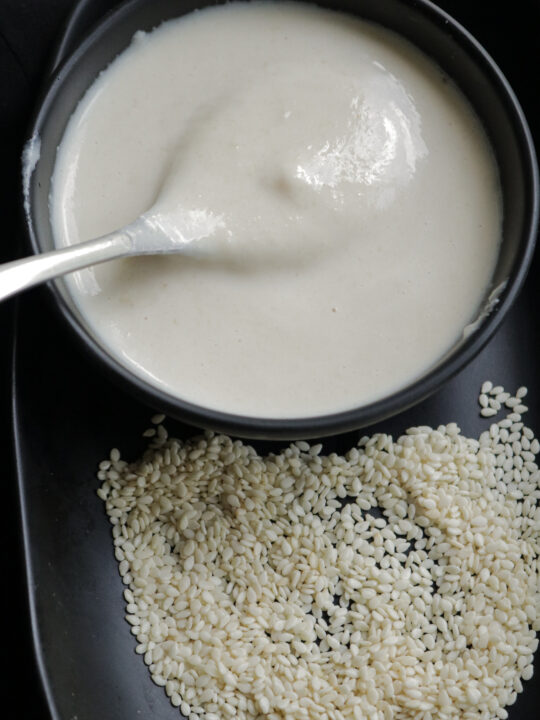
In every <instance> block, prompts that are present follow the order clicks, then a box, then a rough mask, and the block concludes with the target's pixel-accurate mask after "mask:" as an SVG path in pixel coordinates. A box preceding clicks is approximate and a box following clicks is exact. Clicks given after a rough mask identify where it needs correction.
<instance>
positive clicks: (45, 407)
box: [13, 0, 540, 720]
mask: <svg viewBox="0 0 540 720" xmlns="http://www.w3.org/2000/svg"><path fill="white" fill-rule="evenodd" d="M114 4H115V3H113V2H110V1H107V0H93V1H92V0H82V1H81V2H79V3H78V4H77V6H76V9H75V13H74V15H73V16H72V18H71V20H70V22H69V23H68V25H67V27H66V29H65V32H64V36H63V40H62V43H61V45H60V50H59V53H58V57H60V56H62V55H63V54H64V53H65V52H67V51H69V49H70V48H72V47H73V45H74V44H75V43H76V42H77V40H78V38H79V37H80V34H81V33H82V32H84V31H85V30H86V29H87V28H88V26H89V25H90V24H92V23H93V22H94V21H95V20H96V19H97V18H98V17H100V16H101V15H102V14H103V13H104V12H106V11H107V9H108V8H110V7H112V6H113V5H114ZM440 4H441V5H443V6H444V7H445V8H446V9H448V10H449V11H450V12H452V13H453V14H454V15H455V16H456V17H457V18H458V19H460V20H461V21H462V22H463V23H464V24H465V25H466V26H467V27H469V29H471V30H472V31H473V33H474V34H475V35H476V36H477V37H478V38H479V39H480V40H481V41H482V42H484V43H485V45H486V46H487V48H488V50H489V51H490V52H491V53H492V54H493V55H494V57H495V59H496V60H497V61H498V62H499V63H500V65H501V66H502V68H503V70H504V71H505V72H506V73H507V74H508V76H509V79H510V81H511V82H512V83H513V84H514V86H515V89H516V90H517V94H518V97H520V98H521V99H522V101H524V99H525V100H527V98H529V103H530V105H529V107H528V106H527V103H526V102H524V104H525V110H526V112H527V113H528V115H529V119H530V120H531V121H532V124H533V133H535V134H536V137H537V144H540V143H539V142H538V137H539V135H538V127H537V126H535V124H534V121H535V120H536V118H537V115H536V114H535V108H534V107H533V105H532V99H533V98H534V89H533V87H532V86H533V83H534V78H535V75H536V68H537V66H538V58H537V51H536V45H533V43H536V32H537V29H535V27H534V24H533V20H534V17H533V6H535V7H537V3H536V1H534V2H530V3H526V2H521V3H520V2H516V3H514V9H515V10H516V12H517V10H518V9H519V7H520V5H521V7H522V9H523V8H524V9H525V10H526V11H527V12H525V13H524V15H523V14H522V17H521V19H520V21H519V23H517V24H516V22H515V20H512V19H510V20H508V19H507V18H504V21H503V19H502V18H500V17H498V16H497V5H496V4H495V5H493V4H491V5H490V8H491V11H490V12H491V15H490V16H487V15H485V11H484V10H482V9H481V8H478V7H475V4H473V3H470V2H469V1H468V0H459V1H458V0H456V1H455V2H442V1H441V2H440ZM36 7H37V9H36V12H46V7H43V8H42V9H41V10H40V9H39V8H40V5H39V4H37V6H36ZM527 13H529V14H528V15H527ZM529 23H530V24H529ZM537 27H538V26H536V28H537ZM518 31H519V35H518ZM527 38H528V43H529V44H527ZM516 43H519V50H516V46H515V44H516ZM524 58H525V60H524ZM527 59H528V62H529V63H530V65H531V71H530V72H529V74H528V76H527V74H525V75H524V74H523V73H522V72H521V68H520V67H519V65H522V64H523V62H526V60H527ZM527 78H528V79H527ZM539 278H540V258H539V254H538V252H537V255H536V259H535V262H534V264H533V268H532V270H531V273H530V275H529V279H528V281H527V284H526V286H525V288H524V290H523V292H522V294H521V297H520V298H519V300H518V302H517V303H516V305H515V307H514V309H513V310H512V312H511V313H510V315H509V316H508V318H507V319H506V321H505V323H504V325H503V326H502V327H501V329H500V330H499V332H498V333H497V334H496V336H495V337H494V338H493V340H492V341H491V342H490V343H489V344H488V346H487V347H486V348H485V349H484V351H483V352H482V353H481V354H480V355H479V356H478V357H477V359H476V360H475V361H474V362H473V363H472V364H471V365H470V366H469V367H468V368H467V369H466V370H465V371H463V372H462V373H461V374H460V375H459V376H457V377H456V378H455V379H454V380H453V381H451V382H450V383H449V384H448V385H447V386H446V387H445V388H444V389H443V390H442V391H441V392H439V393H438V394H437V395H435V396H433V397H432V398H430V399H429V400H427V401H425V402H424V403H422V404H421V405H418V406H417V407H416V408H413V409H412V410H410V411H408V412H407V413H404V414H402V415H399V416H397V417H395V418H393V419H392V420H390V421H387V422H385V423H383V424H381V425H380V426H378V429H380V428H384V430H385V431H387V432H394V433H398V432H400V431H401V430H403V429H405V428H406V427H408V426H410V425H414V424H432V425H433V424H439V423H442V422H450V421H456V422H458V423H459V424H460V425H461V427H462V429H463V430H464V431H465V432H466V433H470V434H473V435H476V434H479V433H480V432H481V431H482V430H483V429H485V428H486V427H487V426H488V421H485V420H482V419H481V418H480V417H479V415H478V408H477V405H476V396H477V394H478V390H479V387H480V385H481V383H482V382H483V381H484V380H485V379H491V380H493V381H494V382H495V383H497V384H502V385H504V386H506V387H507V388H508V389H509V390H515V389H516V388H517V387H518V386H519V385H527V386H528V387H529V398H528V401H529V406H530V412H529V415H528V418H527V420H528V424H529V425H530V426H531V427H532V428H533V429H535V431H536V433H537V434H538V433H540V402H539V401H538V398H540V374H539V368H540V319H539V310H540V302H539V299H540V289H539V287H538V280H539ZM16 325H17V327H16V334H15V335H16V337H15V350H14V359H13V408H14V434H15V450H16V463H17V478H18V486H19V494H20V502H21V508H22V520H23V522H22V528H23V542H24V549H25V559H26V569H27V578H28V590H29V599H30V608H31V621H32V632H33V639H34V646H35V652H36V656H37V659H38V664H39V669H40V674H41V678H42V682H43V686H44V689H45V693H46V696H47V701H48V704H49V708H50V712H51V714H52V716H53V718H54V720H57V719H58V720H60V719H61V720H97V719H98V718H99V720H128V719H129V720H135V719H136V718H142V719H146V718H153V719H154V720H173V719H175V720H178V718H179V712H178V710H175V709H174V708H172V706H171V705H170V704H169V702H168V700H167V699H166V696H165V693H164V692H163V689H162V688H158V687H156V686H155V685H153V683H152V682H151V680H150V677H149V674H148V671H147V669H146V667H145V666H144V664H143V662H142V660H141V658H140V657H138V656H136V655H135V653H134V647H135V639H134V638H133V636H132V635H131V634H130V631H129V626H128V625H127V623H125V622H124V621H123V619H122V618H123V614H124V603H123V600H122V589H123V585H122V583H121V581H120V577H119V575H118V571H117V566H116V561H115V559H114V556H113V548H112V542H111V537H110V527H109V523H108V520H107V518H106V516H105V513H104V510H103V507H102V503H101V501H100V500H99V499H98V498H97V496H96V494H95V490H96V489H97V487H98V482H97V480H96V478H95V470H96V465H97V463H98V462H99V461H100V460H101V459H103V458H104V457H105V456H106V455H107V453H108V451H109V449H110V447H111V446H112V445H117V446H119V447H120V448H121V449H122V452H123V454H124V455H125V456H131V457H135V456H136V455H137V454H138V453H139V452H140V451H141V449H142V448H143V446H144V443H143V442H142V439H141V438H140V433H141V432H142V430H144V428H145V427H146V426H147V421H148V418H149V416H150V414H151V412H152V411H151V409H149V408H147V407H145V406H142V405H141V404H139V403H138V402H136V401H135V400H133V399H132V398H131V397H130V396H129V395H127V394H125V393H124V392H122V391H120V390H119V389H117V388H116V387H115V386H113V385H111V384H110V381H109V380H108V379H107V378H106V377H105V375H103V374H102V373H101V372H100V370H99V369H98V368H96V367H95V366H94V365H93V364H91V363H90V361H89V360H88V358H87V357H86V356H85V355H84V354H83V353H82V351H81V349H80V346H79V345H78V344H77V343H76V342H75V341H74V340H73V338H72V335H71V334H70V333H69V331H68V330H67V327H66V326H65V324H64V322H62V320H61V319H60V317H59V316H58V315H57V312H56V309H55V307H54V306H53V303H52V301H51V298H50V296H49V293H48V291H47V290H46V289H39V290H36V291H33V292H32V293H29V294H28V295H27V296H25V297H24V298H22V300H21V302H20V305H19V312H18V317H17V323H16ZM169 428H170V429H171V431H172V432H174V433H175V434H178V435H181V436H187V435H188V434H193V433H194V432H196V431H195V430H194V429H193V428H188V427H186V426H182V425H181V424H179V423H172V422H171V423H170V424H169ZM364 432H365V431H363V432H362V434H363V433H364ZM358 436H359V434H358V433H350V434H348V435H346V436H339V437H336V438H332V439H329V440H328V441H327V442H326V443H325V449H326V450H332V449H337V450H344V449H346V448H348V447H349V446H350V445H351V444H352V443H354V442H355V441H356V439H357V437H358ZM256 445H257V447H258V448H259V449H260V450H262V451H264V450H267V449H268V448H269V447H273V448H274V447H276V446H279V445H278V444H276V443H273V444H272V445H270V444H269V443H256ZM538 661H540V658H537V662H538ZM539 706H540V671H539V672H538V674H537V675H536V676H535V677H534V678H533V680H531V681H529V682H528V683H525V691H524V693H523V694H522V695H521V696H520V697H519V699H518V701H517V703H516V705H514V706H513V707H512V708H510V714H509V717H510V719H511V720H526V719H527V720H528V719H529V718H535V717H537V716H538V712H537V711H538V707H539Z"/></svg>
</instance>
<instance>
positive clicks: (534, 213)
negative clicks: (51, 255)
mask: <svg viewBox="0 0 540 720" xmlns="http://www.w3.org/2000/svg"><path fill="white" fill-rule="evenodd" d="M213 4H217V3H215V2H206V1H203V2H191V1H190V0H180V1H179V0H130V1H129V2H127V3H125V4H123V5H121V6H120V7H119V8H118V9H116V10H115V11H113V12H112V13H110V14H109V15H107V16H106V17H105V18H104V19H103V21H102V22H101V23H100V24H99V25H98V26H97V27H96V28H95V29H94V31H93V32H92V33H91V34H90V35H89V36H87V37H86V39H85V40H84V41H83V42H82V43H81V45H80V46H79V47H78V48H77V49H76V50H75V52H74V53H73V54H72V55H71V56H70V57H69V58H68V59H67V60H66V61H65V62H64V63H63V64H62V65H61V67H60V68H59V69H58V70H57V71H56V72H55V74H54V76H53V77H52V78H51V80H50V83H49V85H48V87H47V88H46V91H45V94H44V96H43V98H42V100H41V103H40V106H39V110H38V112H37V115H36V118H35V121H34V124H33V127H32V130H31V137H33V138H38V137H39V139H40V157H39V161H38V163H37V165H36V167H35V169H34V171H33V173H32V174H31V176H30V178H29V183H28V184H27V187H26V188H25V200H26V207H27V217H26V224H27V229H28V234H29V238H30V242H31V245H32V248H33V250H34V251H35V252H36V253H39V252H44V251H47V250H51V249H53V247H54V244H53V236H52V231H51V224H50V217H49V204H48V203H49V193H50V184H51V177H52V172H53V168H54V162H55V156H56V148H57V147H58V145H59V143H60V140H61V138H62V135H63V133H64V130H65V127H66V124H67V122H68V120H69V118H70V116H71V113H72V112H73V110H74V109H75V107H76V105H77V103H78V102H79V100H80V99H81V97H82V96H83V94H84V93H85V91H86V90H87V88H88V87H89V86H90V85H91V84H92V82H93V81H94V79H95V78H96V76H97V75H98V74H99V73H100V72H101V71H102V70H103V69H105V68H106V67H107V65H108V64H109V63H110V62H111V61H112V60H113V59H114V58H115V57H116V56H117V55H118V54H119V53H120V52H121V51H122V50H124V49H125V48H126V47H127V46H128V45H129V44H130V42H131V39H132V37H133V35H134V33H135V32H136V31H137V30H147V31H148V30H151V29H152V28H154V27H155V26H156V25H158V24H159V23H160V22H162V21H163V20H167V19H170V18H173V17H178V16H180V15H182V14H185V13H188V12H190V11H191V10H193V9H194V8H196V7H202V6H206V5H213ZM318 4H319V5H321V6H325V7H328V8H332V9H338V10H343V11H346V12H350V13H351V14H353V15H357V16H359V17H362V18H364V19H366V20H369V21H373V22H376V23H379V24H381V25H383V26H384V27H387V28H389V29H390V30H393V31H395V32H397V33H399V34H401V35H402V36H404V37H405V38H407V39H408V40H410V41H411V42H412V43H413V44H415V45H416V46H417V47H419V48H420V49H421V50H423V51H424V52H425V53H426V54H427V55H428V56H430V57H431V58H432V59H433V60H435V61H436V62H437V63H438V64H439V65H440V67H441V68H442V69H443V70H444V71H445V72H446V73H447V74H448V75H449V76H450V77H451V78H452V79H453V80H454V81H455V83H456V84H457V85H458V87H459V88H460V89H461V90H462V92H463V93H464V94H465V96H466V97H467V98H468V99H469V101H470V103H471V104H472V106H473V107H474V109H475V110H476V112H477V114H478V116H479V117H480V119H481V121H482V123H483V125H484V127H485V130H486V132H487V134H488V136H489V138H490V141H491V143H492V146H493V148H494V151H495V155H496V159H497V162H498V166H499V171H500V176H501V183H502V192H503V207H504V221H503V242H502V246H501V251H500V255H499V259H498V263H497V267H496V269H495V273H494V276H493V281H492V288H494V287H504V289H503V290H502V291H501V292H500V293H499V294H498V297H497V302H496V303H495V304H493V303H492V302H490V301H489V298H488V297H486V299H485V303H486V306H485V307H486V312H485V313H484V317H482V319H481V320H480V321H479V322H478V323H477V324H476V326H475V327H474V328H473V329H472V330H471V332H470V333H469V334H468V335H467V337H463V338H462V339H461V340H460V341H459V342H458V343H457V344H456V345H455V346H454V347H453V348H452V350H451V351H450V352H449V353H447V354H446V356H445V357H444V358H442V359H441V360H440V361H439V362H438V363H437V364H436V366H435V367H433V368H432V369H431V370H430V371H429V372H427V373H426V374H425V375H424V376H423V377H421V378H419V379H418V380H416V381H415V382H414V383H412V384H410V385H408V386H407V387H405V388H403V389H402V390H400V391H399V392H397V393H394V394H392V395H390V396H388V397H386V398H383V399H382V400H379V401H377V402H374V403H371V404H369V405H363V406H361V407H358V408H355V409H352V410H349V411H347V412H341V413H336V414H332V415H325V416H320V417H312V418H292V419H287V420H281V419H280V420H273V419H264V418H253V417H244V416H240V415H232V414H229V413H225V412H218V411H215V410H211V409H208V408H204V407H199V406H196V405H194V404H192V403H188V402H185V401H184V400H182V399H181V398H178V397H175V396H173V395H171V394H168V393H166V392H165V391H163V390H160V389H158V388H156V387H154V386H152V385H150V384H149V383H148V382H146V381H145V380H143V379H141V378H140V377H138V376H136V375H135V374H134V373H133V372H132V371H131V370H130V369H129V368H128V367H127V366H125V365H123V364H121V362H120V361H119V360H118V359H117V358H115V357H113V355H112V354H111V353H110V351H109V350H108V348H107V346H106V345H104V344H103V343H102V342H101V341H100V340H99V339H98V338H97V337H96V336H95V335H94V334H93V332H92V330H91V329H90V328H89V327H88V325H87V324H86V322H85V320H84V318H83V317H82V316H81V314H80V312H79V310H78V308H77V307H76V305H75V303H74V301H73V300H72V298H71V297H70V295H69V293H68V291H67V288H66V285H65V283H64V282H63V281H62V280H57V281H55V282H54V283H51V289H52V291H53V293H54V296H55V299H56V301H57V303H58V306H59V308H60V310H61V311H62V313H63V315H64V316H65V318H66V319H67V320H68V322H69V323H70V325H71V327H72V328H73V329H74V330H75V332H76V333H77V335H78V336H79V338H80V339H81V340H82V341H83V342H84V344H85V345H86V347H87V348H88V349H89V350H90V353H91V354H92V355H93V356H95V357H96V358H97V359H98V360H99V361H101V363H102V364H103V365H104V366H105V367H106V368H108V369H109V370H110V371H111V373H112V375H113V376H114V377H115V378H116V379H118V380H119V381H121V382H122V383H123V384H127V385H128V386H129V387H130V388H131V390H132V391H133V392H134V393H135V394H137V395H138V396H139V397H140V398H141V399H142V400H144V401H145V402H147V403H148V404H150V405H151V406H152V407H154V408H158V409H159V410H162V411H163V412H166V413H167V414H169V415H171V416H173V417H176V418H178V419H182V420H185V421H187V422H190V423H193V424H195V425H198V426H202V427H206V428H210V429H214V430H219V431H223V432H228V433H232V434H234V435H239V436H243V437H251V438H266V439H272V438H275V439H295V438H300V437H322V436H325V435H332V434H335V433H339V432H345V431H348V430H352V429H356V428H359V427H362V426H365V425H368V424H371V423H374V422H376V421H379V420H382V419H384V418H386V417H389V416H391V415H394V414H395V413H397V412H399V411H401V410H404V409H406V408H408V407H410V406H412V405H414V404H416V403H417V402H419V401H420V400H422V399H424V398H425V397H427V396H428V395H430V394H431V393H433V392H434V391H435V390H436V389H438V388H439V387H440V386H441V384H442V383H444V382H445V381H446V380H448V379H449V378H450V377H452V376H453V375H454V374H455V373H457V372H458V371H459V370H460V369H461V368H462V367H464V366H465V365H466V364H467V363H468V362H469V361H470V360H472V358H473V357H474V356H475V355H476V354H477V353H478V352H479V351H480V349H481V348H482V347H483V346H484V345H485V343H486V342H487V341H488V340H489V338H490V337H491V335H492V334H493V333H494V332H495V330H496V329H497V328H498V326H499V325H500V323H501V321H502V319H503V317H504V316H505V314H506V312H507V311H508V309H509V308H510V306H511V305H512V303H513V301H514V300H515V298H516V296H517V294H518V292H519V290H520V288H521V286H522V284H523V281H524V279H525V276H526V273H527V269H528V266H529V264H530V260H531V258H532V254H533V250H534V242H535V236H536V228H537V225H538V212H539V190H538V168H537V164H536V157H535V152H534V147H533V142H532V139H531V135H530V132H529V129H528V127H527V122H526V120H525V118H524V116H523V112H522V110H521V108H520V106H519V103H518V101H517V99H516V97H515V95H514V93H513V92H512V89H511V88H510V86H509V84H508V82H507V81H506V79H505V78H504V76H503V75H502V73H501V71H500V70H499V68H498V67H497V65H496V64H495V63H494V61H493V60H492V59H491V58H490V57H489V55H488V54H487V53H486V51H485V50H484V49H483V48H482V47H481V46H480V44H479V43H478V42H477V41H476V40H475V39H474V38H473V37H472V36H471V35H470V34H469V33H468V32H467V31H466V30H465V29H464V28H463V27H462V26H461V25H459V24H458V23H457V22H456V21H455V20H453V19H452V18H451V17H450V16H449V15H447V14H446V13H445V12H444V11H442V10H441V9H439V8H438V7H436V6H435V5H433V4H432V3H430V2H428V1H427V0H356V1H355V0H342V1H339V0H336V1H334V0H325V1H323V2H320V3H318Z"/></svg>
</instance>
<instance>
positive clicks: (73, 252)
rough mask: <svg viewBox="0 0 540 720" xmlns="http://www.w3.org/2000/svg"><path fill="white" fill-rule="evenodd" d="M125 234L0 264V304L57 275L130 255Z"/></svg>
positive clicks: (128, 238)
mask: <svg viewBox="0 0 540 720" xmlns="http://www.w3.org/2000/svg"><path fill="white" fill-rule="evenodd" d="M132 252H133V251H132V241H131V238H130V237H129V235H128V234H127V233H123V232H113V233H110V234H109V235H103V237H100V238H96V239H95V240H88V242H83V243H79V244H78V245H70V246H69V247H66V248H62V249H61V250H52V251H51V252H46V253H42V254H41V255H34V256H30V257H27V258H23V259H22V260H14V261H13V262H9V263H5V264H3V265H0V301H2V300H5V299H6V298H8V297H10V296H11V295H14V294H15V293H18V292H20V291H21V290H26V289H27V288H30V287H32V286H33V285H37V284H38V283H42V282H46V281H47V280H52V279H53V278H55V277H58V276H59V275H65V274H66V273H70V272H73V271H74V270H82V268H85V267H88V266H89V265H97V264H98V263H102V262H105V261H106V260H113V259H114V258H120V257H126V256H127V255H131V254H132Z"/></svg>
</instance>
